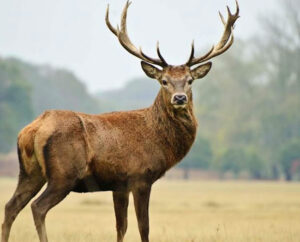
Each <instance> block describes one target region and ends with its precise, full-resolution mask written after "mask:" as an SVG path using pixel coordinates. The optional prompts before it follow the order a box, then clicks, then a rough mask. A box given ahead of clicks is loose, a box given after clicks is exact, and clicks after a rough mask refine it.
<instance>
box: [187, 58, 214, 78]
mask: <svg viewBox="0 0 300 242" xmlns="http://www.w3.org/2000/svg"><path fill="white" fill-rule="evenodd" d="M211 66H212V63H211V62H208V63H206V64H203V65H201V66H197V67H196V68H195V69H193V70H191V74H192V77H193V78H194V80H196V79H200V78H202V77H205V76H206V74H207V73H208V72H209V71H210V68H211Z"/></svg>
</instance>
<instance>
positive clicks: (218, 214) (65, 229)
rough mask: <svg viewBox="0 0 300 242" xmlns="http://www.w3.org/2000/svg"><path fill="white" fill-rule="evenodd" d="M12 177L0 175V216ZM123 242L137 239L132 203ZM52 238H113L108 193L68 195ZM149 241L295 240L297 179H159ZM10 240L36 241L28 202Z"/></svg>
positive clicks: (55, 213) (52, 220)
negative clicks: (188, 180)
mask: <svg viewBox="0 0 300 242" xmlns="http://www.w3.org/2000/svg"><path fill="white" fill-rule="evenodd" d="M15 185H16V180H14V179H3V178H2V179H0V192H1V197H0V217H1V220H2V219H3V210H4V205H5V202H6V201H7V200H8V199H9V198H10V196H11V194H12V193H13V191H14V188H15ZM130 199H131V200H130V207H129V227H128V231H127V234H126V237H125V241H127V242H135V241H140V240H139V234H138V230H137V223H136V219H135V214H134V208H133V206H132V197H131V198H130ZM46 224H47V230H48V237H49V240H50V241H53V242H62V241H68V242H71V241H72V242H77V241H82V242H83V241H85V242H86V241H87V242H93V241H104V242H106V241H107V242H109V241H115V238H116V233H115V220H114V213H113V205H112V196H111V193H110V192H104V193H93V194H75V193H72V194H70V195H69V196H68V197H67V198H66V199H65V200H64V201H63V202H62V203H60V204H59V205H57V206H56V207H55V208H54V209H52V210H51V211H50V212H49V213H48V216H47V219H46ZM150 240H151V241H155V242H157V241H158V242H185V241H186V242H187V241H189V242H191V241H193V242H196V241H197V242H198V241H199V242H200V241H203V242H212V241H214V242H223V241H225V242H237V241H238V242H248V241H251V242H252V241H254V242H258V241H261V242H269V241H272V242H275V241H276V242H299V241H300V183H291V184H287V183H273V182H218V181H215V182H214V181H213V182H203V181H200V182H195V181H192V182H184V181H166V180H163V181H159V182H157V183H156V184H155V185H154V187H153V191H152V196H151V202H150ZM10 241H11V242H20V241H22V242H33V241H38V238H37V234H36V231H35V228H34V224H33V219H32V216H31V211H30V206H27V207H26V208H25V209H24V210H23V211H22V212H21V213H20V215H19V216H18V217H17V219H16V222H15V223H14V225H13V228H12V231H11V237H10Z"/></svg>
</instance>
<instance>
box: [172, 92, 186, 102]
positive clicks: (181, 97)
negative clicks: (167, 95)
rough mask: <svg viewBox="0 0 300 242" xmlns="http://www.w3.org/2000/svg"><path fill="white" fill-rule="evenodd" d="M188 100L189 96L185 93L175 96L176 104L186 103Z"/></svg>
mask: <svg viewBox="0 0 300 242" xmlns="http://www.w3.org/2000/svg"><path fill="white" fill-rule="evenodd" d="M186 101H187V96H186V95H185V94H177V95H175V96H174V102H175V103H176V104H184V103H186Z"/></svg>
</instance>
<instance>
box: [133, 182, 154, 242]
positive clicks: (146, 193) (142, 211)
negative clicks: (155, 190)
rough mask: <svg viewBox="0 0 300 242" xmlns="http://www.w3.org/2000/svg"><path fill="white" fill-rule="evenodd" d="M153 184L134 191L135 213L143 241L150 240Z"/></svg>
mask: <svg viewBox="0 0 300 242" xmlns="http://www.w3.org/2000/svg"><path fill="white" fill-rule="evenodd" d="M150 192H151V186H144V187H139V188H137V189H135V190H133V191H132V193H133V199H134V207H135V213H136V217H137V220H138V226H139V231H140V235H141V240H142V242H149V198H150Z"/></svg>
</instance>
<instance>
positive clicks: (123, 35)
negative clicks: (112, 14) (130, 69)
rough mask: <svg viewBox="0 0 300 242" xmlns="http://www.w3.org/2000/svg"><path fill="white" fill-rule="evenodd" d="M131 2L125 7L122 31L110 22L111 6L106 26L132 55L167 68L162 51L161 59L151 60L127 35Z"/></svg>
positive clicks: (107, 12) (107, 14) (122, 17)
mask: <svg viewBox="0 0 300 242" xmlns="http://www.w3.org/2000/svg"><path fill="white" fill-rule="evenodd" d="M130 4H131V2H130V1H127V2H126V4H125V7H124V9H123V12H122V16H121V27H120V29H119V28H118V27H117V29H116V28H114V27H113V26H112V25H111V23H110V22H109V5H108V6H107V10H106V17H105V20H106V25H107V27H108V28H109V29H110V31H111V32H112V33H113V34H114V35H116V36H117V37H118V39H119V42H120V44H121V45H122V46H123V47H124V48H125V49H126V50H127V51H128V52H129V53H131V54H132V55H134V56H136V57H138V58H140V59H142V60H144V61H146V62H148V63H151V64H155V65H159V66H162V67H165V66H167V65H168V64H167V62H166V61H165V60H164V59H163V57H162V56H161V54H160V51H158V53H159V54H158V55H159V58H160V59H156V58H151V57H149V56H147V55H146V54H144V53H143V52H142V50H141V48H139V49H137V48H136V47H135V46H134V44H133V43H132V42H131V40H130V39H129V37H128V34H127V11H128V7H129V6H130Z"/></svg>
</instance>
